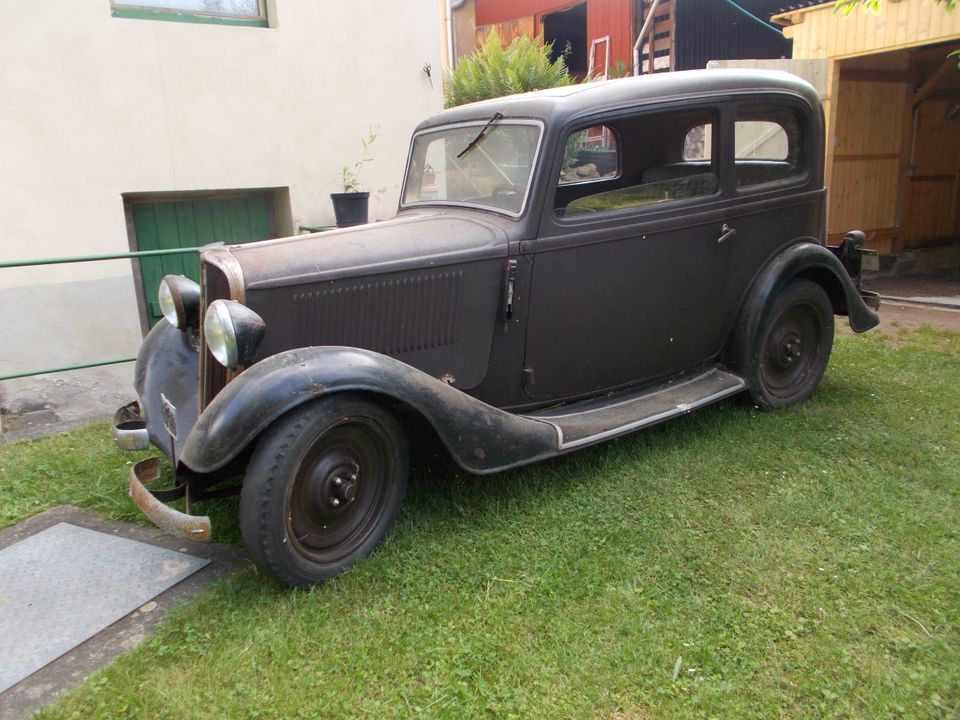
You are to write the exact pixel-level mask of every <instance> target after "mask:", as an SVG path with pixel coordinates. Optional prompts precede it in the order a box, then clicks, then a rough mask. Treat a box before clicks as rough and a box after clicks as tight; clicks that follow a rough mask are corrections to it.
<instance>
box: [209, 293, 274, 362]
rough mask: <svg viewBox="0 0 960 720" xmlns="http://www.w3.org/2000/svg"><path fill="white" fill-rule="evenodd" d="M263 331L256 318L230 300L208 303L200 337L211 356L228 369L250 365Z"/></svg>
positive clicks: (246, 308)
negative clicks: (202, 338)
mask: <svg viewBox="0 0 960 720" xmlns="http://www.w3.org/2000/svg"><path fill="white" fill-rule="evenodd" d="M265 328H266V326H265V325H264V322H263V319H262V318H261V317H260V316H259V315H257V314H256V313H255V312H254V311H253V310H251V309H250V308H248V307H247V306H246V305H241V304H240V303H238V302H234V301H233V300H215V301H214V302H212V303H210V307H209V308H207V314H206V316H205V317H204V320H203V335H204V339H205V340H206V343H207V347H208V348H209V349H210V353H211V354H212V355H213V357H214V358H216V360H217V362H218V363H220V364H221V365H223V366H224V367H228V368H230V369H231V370H234V369H236V368H237V367H239V366H240V365H248V364H249V363H250V361H251V360H252V359H253V354H254V353H255V352H256V350H257V347H258V346H259V345H260V341H261V340H262V339H263V333H264V330H265Z"/></svg>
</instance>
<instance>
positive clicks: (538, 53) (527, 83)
mask: <svg viewBox="0 0 960 720" xmlns="http://www.w3.org/2000/svg"><path fill="white" fill-rule="evenodd" d="M552 46H553V44H552V43H551V44H549V45H545V44H544V43H543V41H542V40H541V39H540V38H528V37H518V38H514V40H513V41H512V42H511V43H510V44H509V45H508V46H507V47H503V43H502V41H501V40H500V35H499V34H498V33H497V31H496V30H494V31H493V32H491V33H490V35H489V36H488V37H487V39H486V40H485V41H484V42H483V44H482V45H481V46H480V47H479V48H478V49H477V50H476V51H475V52H474V53H473V54H472V55H469V56H467V57H464V58H461V60H460V61H459V63H457V67H456V68H455V69H454V70H451V71H450V72H449V73H448V74H447V77H446V80H445V81H444V87H443V91H444V92H443V94H444V105H445V106H446V107H448V108H449V107H454V106H456V105H463V104H464V103H469V102H476V101H477V100H487V99H488V98H495V97H501V96H503V95H513V94H514V93H521V92H527V91H529V90H542V89H543V88H551V87H561V86H563V85H569V84H571V83H572V82H573V80H572V79H571V77H570V74H569V73H568V72H567V65H566V62H565V61H564V56H563V55H561V56H560V57H558V58H557V59H556V60H554V61H553V62H551V61H550V52H551V49H552Z"/></svg>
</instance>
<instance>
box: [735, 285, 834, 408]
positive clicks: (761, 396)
mask: <svg viewBox="0 0 960 720" xmlns="http://www.w3.org/2000/svg"><path fill="white" fill-rule="evenodd" d="M832 348H833V308H832V306H831V305H830V298H828V297H827V294H826V292H824V290H823V288H821V287H820V286H819V285H817V284H816V283H814V282H811V281H810V280H795V281H793V282H791V283H790V284H789V285H787V286H786V287H785V288H784V289H783V290H782V291H781V292H780V293H779V294H778V295H777V296H776V298H775V299H774V300H773V302H772V303H770V305H769V307H767V309H766V310H765V311H764V314H763V319H762V320H761V322H760V326H759V328H758V330H757V333H756V336H755V337H754V340H753V343H751V345H750V358H747V359H745V360H746V361H745V362H741V363H740V364H741V366H742V367H744V368H745V369H746V372H745V373H744V374H745V375H746V380H747V384H748V387H749V393H750V399H751V400H752V401H753V402H754V403H755V404H756V405H757V406H759V407H761V408H765V409H774V408H782V407H788V406H790V405H794V404H796V403H799V402H802V401H803V400H806V399H807V398H808V397H810V395H811V394H813V391H814V390H815V389H816V387H817V384H818V383H819V382H820V378H821V377H823V372H824V370H826V367H827V362H828V361H829V360H830V351H831V350H832Z"/></svg>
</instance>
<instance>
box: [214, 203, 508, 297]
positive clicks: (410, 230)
mask: <svg viewBox="0 0 960 720" xmlns="http://www.w3.org/2000/svg"><path fill="white" fill-rule="evenodd" d="M225 249H226V250H227V251H228V252H229V253H230V254H231V255H232V256H233V257H234V258H235V259H236V261H237V263H239V265H240V269H241V270H242V271H243V278H244V285H245V286H246V287H247V288H248V289H266V288H270V287H277V286H282V285H293V284H302V283H308V282H317V281H325V280H336V279H339V278H345V277H357V276H364V275H379V274H382V273H386V272H399V271H403V270H406V269H410V268H422V267H439V266H443V265H449V264H452V263H463V262H469V261H471V260H480V259H490V258H496V257H506V256H507V236H506V233H504V231H503V230H502V229H501V228H499V227H497V226H496V225H494V224H493V223H490V222H485V221H484V220H483V219H481V218H473V217H463V216H457V215H451V214H447V213H434V214H425V215H413V216H409V215H404V216H399V217H396V218H393V219H392V220H387V221H384V222H378V223H371V224H369V225H360V226H357V227H352V228H343V229H340V230H331V231H329V232H323V233H315V234H312V235H301V236H297V237H289V238H280V239H277V240H265V241H262V242H254V243H249V244H245V245H232V246H230V247H228V248H225ZM220 252H223V250H221V251H220Z"/></svg>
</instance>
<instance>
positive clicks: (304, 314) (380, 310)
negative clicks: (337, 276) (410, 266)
mask: <svg viewBox="0 0 960 720" xmlns="http://www.w3.org/2000/svg"><path fill="white" fill-rule="evenodd" d="M462 276H463V273H462V272H446V273H433V274H429V275H422V276H419V277H407V278H403V279H398V280H384V281H380V282H373V283H362V284H356V285H348V286H342V287H336V288H328V289H322V290H309V291H305V292H299V293H296V294H295V295H294V296H293V298H292V299H293V307H294V309H295V312H296V318H297V325H296V327H297V338H296V339H297V344H298V345H349V346H353V347H362V348H366V349H368V350H373V351H375V352H379V353H383V354H386V355H402V354H404V353H411V352H417V351H421V350H429V349H431V348H438V347H443V346H445V345H452V344H454V343H455V342H456V315H457V307H458V306H459V299H460V289H461V285H462V279H463V277H462Z"/></svg>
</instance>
